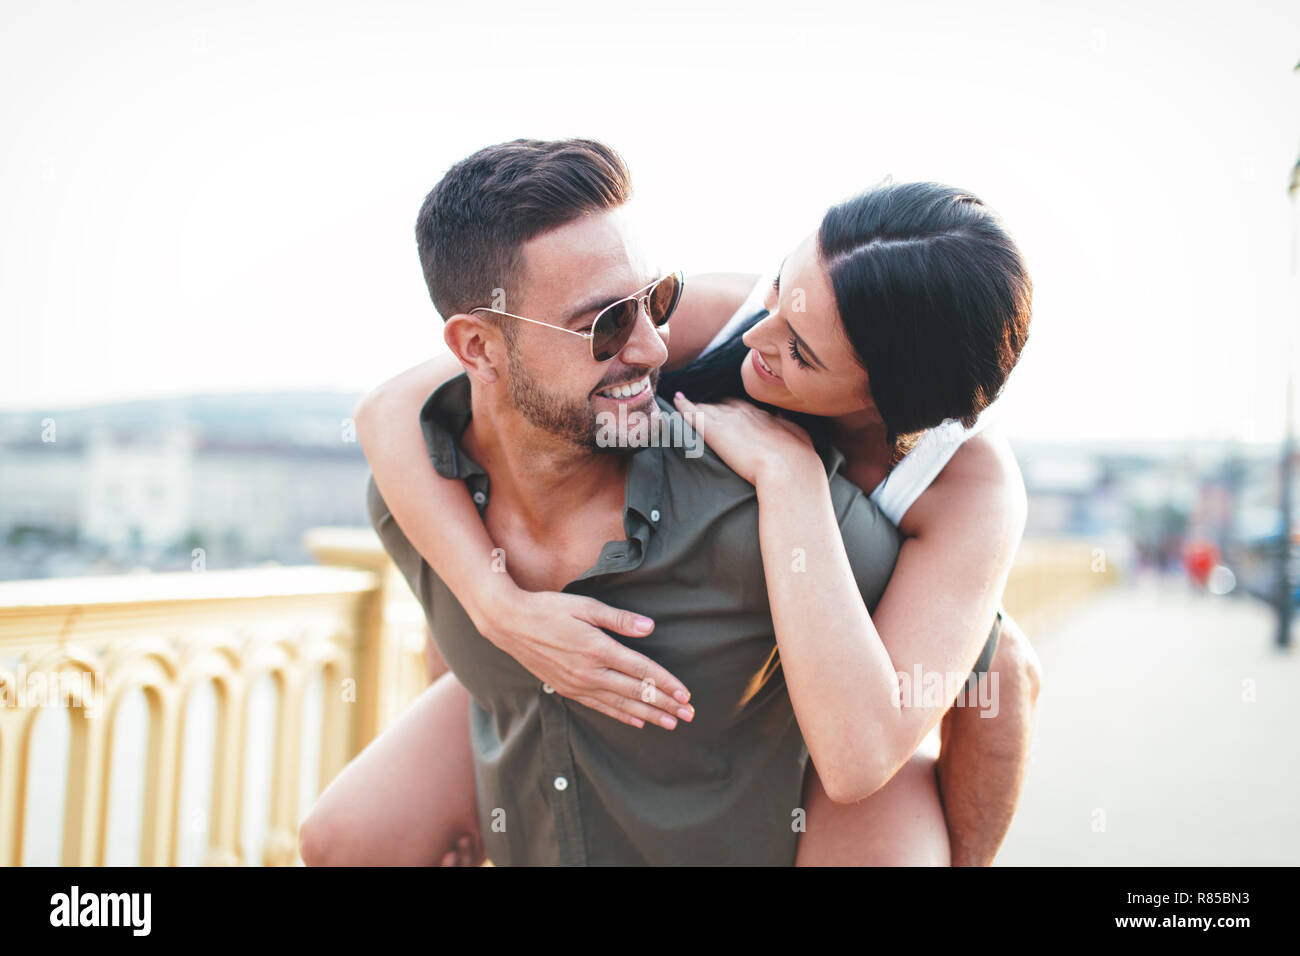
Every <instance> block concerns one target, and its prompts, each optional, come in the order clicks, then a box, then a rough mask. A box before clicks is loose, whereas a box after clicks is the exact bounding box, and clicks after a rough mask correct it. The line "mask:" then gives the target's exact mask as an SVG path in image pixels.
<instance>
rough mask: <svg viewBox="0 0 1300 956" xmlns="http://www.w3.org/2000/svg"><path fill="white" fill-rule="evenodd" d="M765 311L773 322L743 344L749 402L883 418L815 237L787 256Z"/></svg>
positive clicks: (755, 329) (760, 325)
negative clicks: (846, 328) (842, 320)
mask: <svg viewBox="0 0 1300 956" xmlns="http://www.w3.org/2000/svg"><path fill="white" fill-rule="evenodd" d="M764 305H765V306H766V308H767V310H768V312H769V313H770V314H769V315H768V316H767V318H765V319H763V321H761V322H759V323H758V324H757V325H755V326H754V327H753V328H751V329H750V330H749V331H748V332H746V333H745V334H744V336H743V338H742V340H743V341H744V343H745V344H746V345H748V346H749V354H748V355H746V356H745V359H744V366H743V367H742V368H741V371H740V375H741V378H742V380H743V381H744V383H745V391H746V392H748V393H749V395H750V397H751V398H753V399H755V400H756V401H760V402H767V403H768V404H769V405H776V406H778V407H780V408H788V409H790V410H791V411H796V412H806V413H808V414H811V415H822V416H825V417H828V418H833V417H838V416H841V415H851V414H855V413H859V412H863V411H869V412H871V413H872V415H873V417H875V418H877V419H878V418H879V416H878V415H877V414H876V412H875V406H874V404H873V403H872V402H871V397H870V392H869V391H868V389H867V373H866V372H865V371H864V370H863V368H862V366H861V365H859V364H858V360H857V356H856V355H855V354H854V352H853V346H852V345H851V344H850V343H849V340H848V337H847V336H846V335H845V334H844V330H843V327H842V325H841V323H840V313H839V309H838V308H837V306H836V304H835V291H834V289H833V288H832V287H831V280H830V276H829V275H827V274H826V270H825V269H824V268H823V267H822V263H821V257H820V255H819V254H818V246H817V233H815V232H814V233H812V234H811V235H809V236H808V237H807V238H806V239H804V241H803V242H801V243H800V244H799V245H798V247H797V248H796V249H795V250H794V252H792V253H790V255H788V256H786V258H785V261H784V262H783V263H782V265H781V270H780V272H779V274H778V275H777V279H776V282H775V283H773V285H772V287H771V288H769V289H768V291H767V298H766V301H765V302H764Z"/></svg>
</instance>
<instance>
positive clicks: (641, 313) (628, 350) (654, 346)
mask: <svg viewBox="0 0 1300 956" xmlns="http://www.w3.org/2000/svg"><path fill="white" fill-rule="evenodd" d="M667 336H668V327H667V326H666V325H665V326H656V325H655V324H654V322H652V321H651V320H650V314H649V313H648V312H647V311H646V304H645V300H644V299H643V300H642V301H641V302H640V303H638V306H637V315H636V327H635V328H634V329H633V330H632V337H631V338H630V339H628V340H627V345H625V346H623V351H622V352H620V353H619V358H620V359H621V360H622V361H623V364H624V365H644V366H645V367H646V368H658V367H659V366H660V365H663V364H664V362H666V361H668V345H667V343H666V342H665V339H666V338H667Z"/></svg>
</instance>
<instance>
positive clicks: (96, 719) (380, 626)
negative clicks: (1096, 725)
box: [0, 529, 1114, 866]
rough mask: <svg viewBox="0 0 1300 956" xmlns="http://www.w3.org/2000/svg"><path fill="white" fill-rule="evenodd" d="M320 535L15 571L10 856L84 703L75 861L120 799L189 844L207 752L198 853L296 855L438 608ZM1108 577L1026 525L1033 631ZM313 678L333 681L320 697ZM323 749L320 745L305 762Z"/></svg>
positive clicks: (4, 827)
mask: <svg viewBox="0 0 1300 956" xmlns="http://www.w3.org/2000/svg"><path fill="white" fill-rule="evenodd" d="M307 545H308V548H309V549H310V550H311V551H312V553H313V554H314V555H315V556H316V558H317V560H319V561H320V562H321V564H322V565H324V566H320V567H304V568H270V569H258V570H246V571H196V572H192V573H179V574H147V575H138V576H137V575H129V576H121V577H103V578H82V579H61V580H45V581H16V582H7V583H0V865H10V866H12V865H21V864H22V863H24V862H25V857H26V856H27V854H25V852H24V842H25V836H26V830H25V827H26V826H27V823H28V820H29V818H30V817H31V816H32V811H34V810H36V809H41V808H40V807H37V806H33V805H29V800H36V799H38V798H37V797H36V796H33V794H35V793H36V792H37V790H36V789H35V788H34V787H33V784H34V783H38V782H39V781H36V780H35V777H34V774H33V772H32V767H33V766H34V765H35V764H36V763H38V762H39V760H40V758H41V757H42V756H43V755H42V754H41V753H39V752H38V751H39V748H38V747H37V746H36V744H35V743H34V742H35V741H36V739H37V735H36V734H35V733H34V731H35V727H36V723H37V720H38V717H39V716H40V715H41V714H42V713H43V712H45V711H47V710H49V709H51V708H50V707H49V706H48V705H52V704H53V705H57V707H56V708H55V709H57V710H61V711H66V713H67V715H68V717H69V718H70V719H69V721H68V723H69V727H68V731H69V733H68V737H67V747H66V770H65V771H63V772H62V780H61V781H60V783H61V786H62V793H63V795H64V803H63V812H62V831H61V838H60V842H59V845H60V846H61V850H60V851H59V859H60V860H61V862H62V863H63V864H65V865H104V864H105V863H106V862H111V861H109V860H108V859H107V856H108V854H107V847H108V843H109V838H110V836H111V831H112V829H113V826H114V823H113V821H114V820H118V819H120V814H121V813H123V812H126V813H128V814H139V815H140V817H141V818H142V822H141V829H140V836H139V847H138V862H139V863H141V864H143V865H177V864H178V863H182V862H185V861H184V860H182V859H181V854H180V851H179V847H180V843H181V837H182V829H181V828H182V825H183V824H187V825H193V824H192V822H191V821H186V820H185V816H186V815H185V814H184V813H183V808H182V805H181V799H180V797H181V790H182V786H181V784H182V776H183V775H185V774H183V771H184V772H185V773H188V772H189V771H192V770H193V769H194V768H193V764H194V762H195V761H201V762H204V763H207V762H208V761H210V764H211V765H210V766H204V767H203V768H202V769H203V770H204V771H205V772H204V773H203V774H201V775H200V776H206V777H207V779H209V780H210V787H209V792H208V793H206V794H204V795H203V796H202V803H203V804H204V805H205V806H206V807H208V808H209V809H208V810H206V811H205V812H201V813H198V814H197V816H198V817H199V818H200V820H199V824H198V826H199V829H200V830H201V831H202V832H201V834H200V835H199V837H197V838H196V839H201V841H202V843H201V846H202V847H203V851H202V852H201V853H199V854H198V856H197V858H196V859H193V862H203V863H206V864H210V865H237V864H253V865H257V864H263V865H272V866H273V865H291V864H295V863H297V862H299V860H298V854H297V837H298V822H299V819H300V816H301V812H302V806H303V800H304V796H305V797H306V799H308V800H311V799H314V798H315V796H316V795H317V794H319V792H320V791H321V790H322V789H323V788H324V786H325V785H326V784H327V783H328V782H329V781H330V780H331V779H332V778H333V777H334V776H335V774H337V773H338V771H339V770H340V769H341V768H342V767H343V766H344V765H345V764H346V763H347V761H348V760H350V759H351V758H352V756H354V755H355V754H356V753H358V752H359V751H360V750H361V749H362V748H363V747H364V746H365V745H366V744H367V743H368V742H369V741H370V740H371V739H372V738H373V737H374V736H375V735H376V734H377V733H378V732H379V731H380V730H382V729H383V728H384V727H385V726H387V725H388V724H389V723H390V722H391V721H392V720H393V719H394V718H395V717H396V716H397V715H398V714H400V713H401V711H402V710H403V709H404V708H405V707H406V706H407V704H408V703H409V702H410V701H411V700H412V699H413V698H414V697H415V696H416V695H418V694H419V693H420V691H421V690H423V689H424V687H425V686H427V680H428V678H427V672H426V667H425V662H424V660H423V657H422V651H423V646H424V641H425V630H424V619H423V615H422V613H421V611H420V608H419V606H418V605H417V604H416V603H415V601H414V599H413V598H412V596H411V594H410V591H409V589H408V588H407V586H406V584H405V582H404V581H403V580H402V579H401V578H400V576H398V575H397V573H396V571H395V570H394V569H393V567H392V565H391V563H390V562H389V561H388V559H387V557H386V555H385V554H384V552H383V551H382V549H381V548H380V547H379V543H378V540H377V539H376V538H375V536H374V534H373V533H372V532H371V531H370V530H369V529H321V530H318V531H315V532H312V533H311V534H310V535H309V536H308V540H307ZM1113 579H1114V575H1113V572H1109V571H1102V572H1098V571H1097V570H1095V561H1094V560H1093V559H1092V553H1091V551H1090V550H1089V548H1088V547H1087V546H1086V545H1082V544H1077V543H1071V542H1031V543H1026V545H1025V546H1024V548H1023V550H1022V553H1021V555H1020V558H1019V560H1018V562H1017V565H1016V567H1015V569H1014V571H1013V573H1012V578H1011V582H1010V584H1009V585H1008V588H1007V595H1006V601H1005V606H1006V607H1007V609H1008V610H1009V611H1010V612H1011V613H1012V614H1014V615H1015V616H1016V618H1017V620H1019V621H1020V623H1021V625H1022V627H1023V628H1024V629H1025V630H1026V632H1027V633H1029V634H1030V636H1031V637H1033V636H1035V634H1036V633H1037V632H1038V630H1040V629H1041V628H1043V627H1046V626H1048V625H1049V624H1050V622H1051V621H1052V619H1053V618H1054V616H1056V615H1059V614H1061V613H1062V612H1063V611H1064V610H1065V609H1066V608H1067V607H1068V606H1070V605H1071V604H1073V603H1075V602H1077V601H1079V600H1081V599H1082V598H1084V597H1086V596H1087V594H1088V593H1090V592H1091V591H1092V590H1094V589H1095V588H1097V587H1099V586H1101V585H1103V584H1107V583H1110V581H1112V580H1113ZM267 677H269V678H270V679H271V681H272V685H273V687H274V691H275V697H276V709H275V716H274V717H273V718H263V719H260V722H259V720H258V719H254V718H253V717H252V716H251V715H250V712H251V710H252V694H251V690H252V688H253V687H254V685H255V684H257V683H259V682H264V680H265V678H267ZM313 681H319V686H320V688H321V692H320V694H319V695H318V697H319V702H318V706H319V709H318V711H317V712H315V713H313V714H311V715H309V714H308V713H307V709H308V703H309V697H310V696H311V695H308V694H307V693H306V688H307V687H308V685H309V684H311V683H312V682H313ZM204 687H211V688H212V689H213V690H214V691H215V699H216V702H217V705H216V717H215V727H213V728H212V731H213V740H214V742H213V744H212V748H211V753H210V754H209V753H206V752H203V753H195V752H188V753H187V752H186V748H185V746H183V743H184V742H185V741H186V740H187V739H189V738H188V737H187V725H186V722H187V720H188V719H190V706H189V705H190V703H191V700H192V698H193V697H194V696H195V694H196V692H197V691H198V690H199V689H200V688H204ZM137 693H140V694H143V696H144V700H145V702H146V706H145V708H144V711H145V713H146V715H147V734H145V735H144V737H143V739H144V741H145V742H144V746H143V750H144V753H143V754H142V755H139V757H140V759H138V760H137V761H136V762H135V763H134V764H128V763H126V762H124V761H122V760H117V759H115V755H117V754H118V753H119V748H118V747H117V746H115V736H116V731H117V728H118V725H119V717H120V716H121V714H122V713H123V712H124V706H123V705H124V701H126V700H127V698H128V696H129V695H132V694H137ZM309 716H310V717H312V718H313V719H311V720H308V719H307V718H308V717H309ZM311 727H314V728H316V729H315V730H314V731H309V730H308V728H311ZM188 729H192V728H188ZM255 738H257V739H256V740H255ZM250 741H254V742H257V743H259V744H261V745H262V749H269V752H270V764H269V770H268V775H269V785H268V786H269V796H267V797H266V798H265V801H254V800H250V799H248V798H247V787H246V782H247V779H246V778H249V773H250V771H249V768H248V766H247V765H246V764H247V755H248V752H249V750H250V746H249V744H250ZM312 755H314V756H316V757H318V758H319V759H318V760H315V761H308V764H309V766H314V767H315V768H316V769H315V770H314V771H313V772H311V773H307V772H306V771H304V770H303V765H304V756H312ZM62 759H63V756H62V752H60V754H59V760H60V761H61V760H62ZM304 773H307V776H308V777H312V778H314V779H303V777H302V775H303V774H304ZM131 774H143V778H144V780H143V789H142V792H143V797H142V804H143V805H142V806H131V807H127V808H122V807H113V806H110V804H111V803H112V799H111V794H112V793H113V792H114V785H115V784H116V783H120V780H117V779H115V775H116V777H121V776H122V775H128V776H129V775H131ZM252 815H256V816H257V817H258V819H257V820H256V821H255V822H257V823H258V825H259V826H260V827H261V828H262V829H261V831H260V832H261V833H262V834H263V836H262V838H261V839H259V840H256V841H251V840H245V838H244V833H245V831H246V826H247V824H248V823H249V818H250V816H252ZM263 816H265V819H262V817H263ZM250 843H253V844H255V845H250ZM32 862H37V861H32ZM47 862H48V861H47Z"/></svg>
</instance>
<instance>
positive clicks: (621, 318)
mask: <svg viewBox="0 0 1300 956" xmlns="http://www.w3.org/2000/svg"><path fill="white" fill-rule="evenodd" d="M640 311H641V307H640V306H639V305H638V304H637V302H636V300H635V299H628V300H625V301H623V302H616V303H614V304H613V305H611V306H610V307H609V308H608V309H606V310H605V311H604V312H602V313H600V315H599V316H597V317H596V324H595V325H593V326H592V328H591V354H592V356H593V357H594V358H595V359H596V361H597V362H608V361H609V360H610V359H612V358H613V357H614V356H615V355H617V354H618V353H619V351H620V350H621V349H622V348H623V346H625V345H627V340H628V339H630V338H631V337H632V330H633V329H635V328H636V319H637V315H638V313H640Z"/></svg>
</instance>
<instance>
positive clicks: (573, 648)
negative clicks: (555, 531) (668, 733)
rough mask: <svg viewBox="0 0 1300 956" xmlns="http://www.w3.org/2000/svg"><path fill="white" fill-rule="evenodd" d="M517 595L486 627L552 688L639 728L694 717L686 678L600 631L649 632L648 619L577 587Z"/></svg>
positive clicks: (496, 641) (500, 606)
mask: <svg viewBox="0 0 1300 956" xmlns="http://www.w3.org/2000/svg"><path fill="white" fill-rule="evenodd" d="M513 595H514V597H513V599H512V600H509V601H503V602H498V603H497V604H496V606H495V609H494V610H493V611H492V612H491V613H490V614H489V615H488V619H487V621H486V622H485V627H484V628H483V634H484V636H485V637H486V638H487V639H488V640H489V641H491V642H492V643H493V644H494V645H496V646H497V647H499V648H500V649H501V650H503V651H505V652H506V653H507V654H509V655H510V656H511V657H513V658H514V659H515V660H517V661H518V662H519V663H520V664H522V665H523V666H524V667H525V668H527V670H528V672H529V673H531V674H532V675H533V676H534V677H536V678H537V679H538V680H540V681H541V682H542V683H543V684H545V685H546V687H549V688H551V689H553V690H554V692H555V693H557V694H559V695H561V696H562V697H567V698H569V699H570V700H573V701H577V702H578V703H579V704H583V705H585V706H587V707H590V708H591V709H592V710H596V711H599V712H600V713H602V714H605V715H606V716H608V717H613V718H614V719H615V720H617V721H620V722H622V723H625V724H631V725H632V726H633V727H644V726H645V725H646V723H647V722H649V723H653V724H656V725H658V726H660V727H663V728H665V729H667V730H672V729H673V728H674V727H676V726H677V721H678V720H679V719H680V720H685V721H690V720H692V719H693V718H694V716H695V708H693V707H691V706H690V704H689V701H690V699H691V695H690V692H689V691H688V690H687V689H686V687H685V685H683V684H682V682H681V681H679V680H678V679H677V678H676V677H674V676H673V675H672V674H670V673H668V671H666V670H665V669H664V668H662V667H660V666H659V665H658V664H656V663H655V662H654V661H652V660H651V659H650V658H648V657H646V656H645V655H644V654H639V653H637V652H636V651H634V650H631V649H630V648H627V647H624V646H623V645H622V644H620V643H619V642H618V641H616V640H614V638H612V637H610V636H609V635H608V634H606V633H605V632H604V631H602V630H601V628H605V629H607V630H610V631H613V632H615V633H617V634H622V635H624V636H625V637H646V636H647V635H649V634H650V633H651V632H652V631H653V630H654V622H653V621H651V620H650V619H649V618H646V617H642V616H640V615H637V614H633V613H631V612H630V611H620V610H617V609H616V608H612V607H610V606H609V605H607V604H602V603H601V602H600V601H597V600H596V599H595V598H589V597H583V596H581V595H577V594H564V593H561V592H558V591H524V590H522V589H516V590H515V591H514V592H513ZM543 689H545V688H543Z"/></svg>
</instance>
